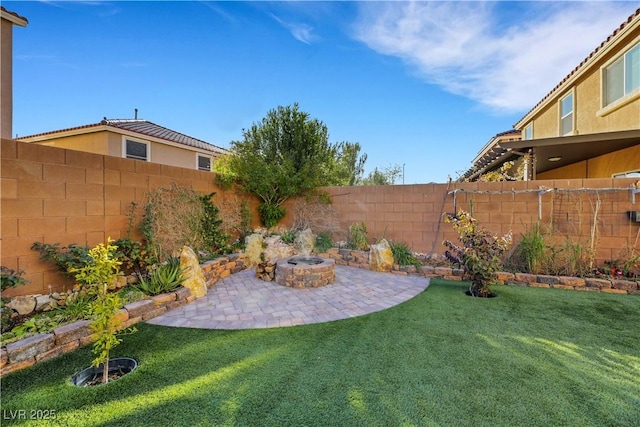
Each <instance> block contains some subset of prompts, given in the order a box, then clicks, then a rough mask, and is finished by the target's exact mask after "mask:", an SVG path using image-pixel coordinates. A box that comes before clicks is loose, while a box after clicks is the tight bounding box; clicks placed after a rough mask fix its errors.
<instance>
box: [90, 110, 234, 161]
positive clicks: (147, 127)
mask: <svg viewBox="0 0 640 427" xmlns="http://www.w3.org/2000/svg"><path fill="white" fill-rule="evenodd" d="M100 124H103V125H107V126H113V127H117V128H118V129H123V130H128V131H131V132H137V133H140V134H143V135H147V136H152V137H155V138H159V139H164V140H165V141H171V142H176V143H178V144H183V145H188V146H190V147H194V148H198V149H200V150H207V151H212V152H214V153H219V154H224V153H226V152H227V150H225V149H224V148H222V147H218V146H217V145H213V144H210V143H208V142H205V141H202V140H200V139H197V138H193V137H191V136H188V135H185V134H183V133H180V132H176V131H174V130H171V129H168V128H166V127H164V126H160V125H157V124H155V123H152V122H150V121H148V120H141V119H107V118H105V119H103V120H102V121H101V122H100Z"/></svg>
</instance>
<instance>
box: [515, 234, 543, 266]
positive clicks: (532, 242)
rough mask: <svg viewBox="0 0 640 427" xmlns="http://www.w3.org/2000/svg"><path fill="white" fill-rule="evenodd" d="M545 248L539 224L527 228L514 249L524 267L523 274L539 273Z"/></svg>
mask: <svg viewBox="0 0 640 427" xmlns="http://www.w3.org/2000/svg"><path fill="white" fill-rule="evenodd" d="M545 248H546V245H545V241H544V232H543V231H542V228H541V226H540V224H534V225H533V226H531V227H529V228H527V229H526V231H525V233H524V234H522V239H521V240H520V243H518V247H517V248H516V252H517V253H518V254H520V257H521V258H522V261H523V262H524V264H525V266H526V270H525V272H527V273H534V274H539V273H541V271H542V267H543V265H544V264H545Z"/></svg>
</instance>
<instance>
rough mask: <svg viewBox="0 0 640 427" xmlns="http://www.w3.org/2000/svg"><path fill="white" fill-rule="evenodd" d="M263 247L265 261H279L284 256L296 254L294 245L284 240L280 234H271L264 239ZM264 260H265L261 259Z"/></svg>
mask: <svg viewBox="0 0 640 427" xmlns="http://www.w3.org/2000/svg"><path fill="white" fill-rule="evenodd" d="M264 245H265V246H266V248H264V249H263V252H264V259H265V262H272V263H274V262H277V261H278V260H281V259H282V258H289V257H290V256H293V255H294V254H295V250H294V248H293V246H291V245H288V244H286V243H285V242H283V241H282V238H281V237H280V236H269V237H266V238H265V239H264ZM260 262H263V261H260Z"/></svg>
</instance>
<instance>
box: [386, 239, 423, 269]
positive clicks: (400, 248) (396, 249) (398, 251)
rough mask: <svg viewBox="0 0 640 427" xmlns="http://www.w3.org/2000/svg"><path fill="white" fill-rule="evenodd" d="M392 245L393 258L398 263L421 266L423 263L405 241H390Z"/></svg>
mask: <svg viewBox="0 0 640 427" xmlns="http://www.w3.org/2000/svg"><path fill="white" fill-rule="evenodd" d="M389 246H391V252H392V253H393V260H394V261H395V263H396V264H398V265H414V266H416V267H420V266H421V265H422V263H421V262H420V261H419V260H418V259H417V258H416V257H415V256H414V255H413V253H412V252H411V249H409V246H408V245H407V244H406V243H405V242H395V241H391V242H389Z"/></svg>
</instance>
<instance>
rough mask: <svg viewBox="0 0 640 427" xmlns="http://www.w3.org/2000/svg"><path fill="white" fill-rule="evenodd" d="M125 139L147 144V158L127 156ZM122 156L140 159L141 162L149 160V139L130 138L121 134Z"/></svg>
mask: <svg viewBox="0 0 640 427" xmlns="http://www.w3.org/2000/svg"><path fill="white" fill-rule="evenodd" d="M127 141H131V142H137V143H139V144H144V145H146V146H147V158H146V159H144V160H143V159H136V158H132V157H127ZM122 157H123V158H125V159H130V160H141V161H143V162H150V161H151V143H150V142H149V141H145V140H144V139H139V138H131V137H127V136H124V135H123V136H122Z"/></svg>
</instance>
